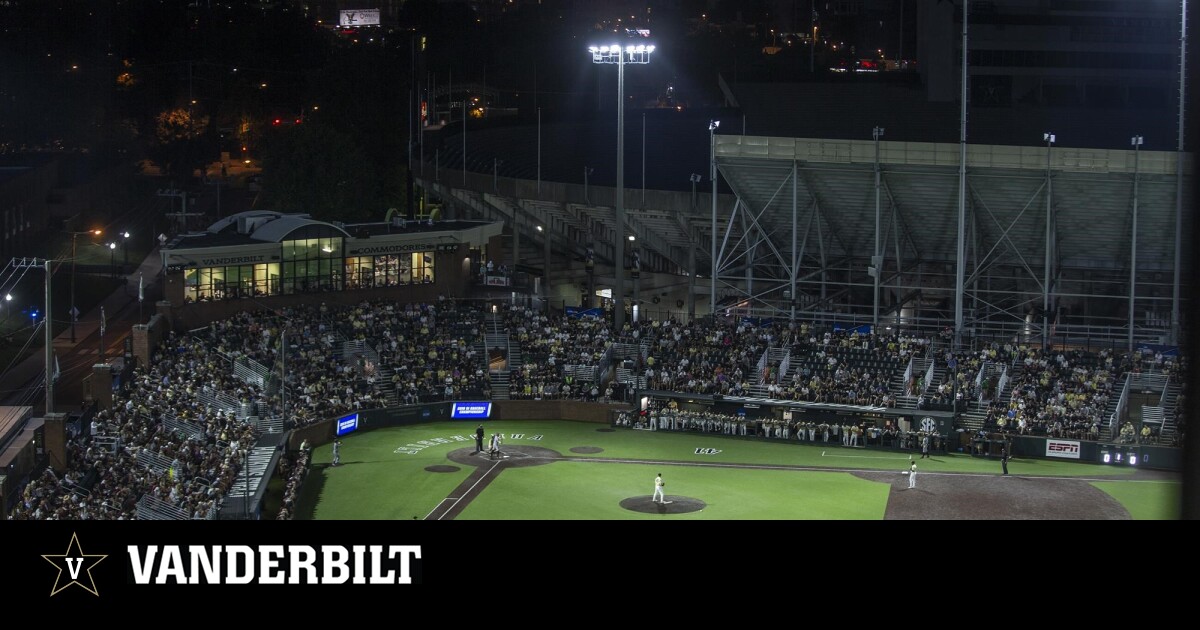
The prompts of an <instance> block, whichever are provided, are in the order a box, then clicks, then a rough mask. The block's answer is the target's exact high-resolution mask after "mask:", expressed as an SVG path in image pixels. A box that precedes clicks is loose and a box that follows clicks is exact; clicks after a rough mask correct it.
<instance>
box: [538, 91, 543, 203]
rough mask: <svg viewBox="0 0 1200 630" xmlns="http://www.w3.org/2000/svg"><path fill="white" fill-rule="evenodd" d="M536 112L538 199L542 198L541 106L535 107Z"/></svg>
mask: <svg viewBox="0 0 1200 630" xmlns="http://www.w3.org/2000/svg"><path fill="white" fill-rule="evenodd" d="M537 112H538V116H537V118H538V123H537V128H538V130H537V136H538V141H537V152H538V159H537V196H538V199H539V200H540V199H541V198H542V108H541V107H539V108H537Z"/></svg>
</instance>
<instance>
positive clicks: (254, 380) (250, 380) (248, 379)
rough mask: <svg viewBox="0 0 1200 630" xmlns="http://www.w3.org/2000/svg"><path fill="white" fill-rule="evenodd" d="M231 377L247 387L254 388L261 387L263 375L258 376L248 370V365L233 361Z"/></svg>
mask: <svg viewBox="0 0 1200 630" xmlns="http://www.w3.org/2000/svg"><path fill="white" fill-rule="evenodd" d="M233 375H234V376H236V377H237V378H239V379H241V381H242V382H244V383H246V384H248V385H254V386H256V387H262V386H263V381H264V379H263V375H261V374H258V373H257V372H255V371H254V370H252V369H250V367H249V366H248V365H245V364H243V363H240V362H238V361H234V363H233Z"/></svg>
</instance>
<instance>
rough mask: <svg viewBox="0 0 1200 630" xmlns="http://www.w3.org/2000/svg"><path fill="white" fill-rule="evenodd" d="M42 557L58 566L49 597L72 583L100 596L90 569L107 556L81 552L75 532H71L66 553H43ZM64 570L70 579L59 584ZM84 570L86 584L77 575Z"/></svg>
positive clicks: (81, 573)
mask: <svg viewBox="0 0 1200 630" xmlns="http://www.w3.org/2000/svg"><path fill="white" fill-rule="evenodd" d="M42 557H43V558H45V559H46V562H49V563H50V564H53V565H54V566H55V567H57V568H58V577H56V578H54V588H53V589H52V590H51V591H50V596H51V597H54V596H55V595H57V594H58V592H59V591H61V590H63V589H64V588H67V587H68V586H70V585H72V584H78V585H79V587H80V588H82V589H83V590H85V591H87V592H89V593H91V594H92V595H95V596H97V597H99V596H100V593H98V592H96V582H95V581H94V580H93V579H92V569H94V568H96V565H97V564H100V562H101V561H102V560H104V559H105V558H107V557H108V556H107V555H105V554H85V553H83V550H82V549H80V547H79V538H78V537H77V536H76V535H75V534H71V542H70V544H68V545H67V552H66V553H63V554H58V555H46V554H43V555H42ZM64 570H65V571H66V572H67V574H68V575H70V576H71V581H70V582H67V583H66V584H63V585H62V586H59V584H60V583H61V582H62V578H63V571H64ZM85 570H86V571H87V584H85V583H84V582H83V581H80V579H79V576H81V575H83V572H84V571H85Z"/></svg>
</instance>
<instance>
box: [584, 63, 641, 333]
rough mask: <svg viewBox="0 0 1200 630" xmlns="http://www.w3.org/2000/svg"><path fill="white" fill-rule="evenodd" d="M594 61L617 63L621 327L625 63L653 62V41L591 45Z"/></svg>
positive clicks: (617, 309)
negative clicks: (651, 43) (651, 58)
mask: <svg viewBox="0 0 1200 630" xmlns="http://www.w3.org/2000/svg"><path fill="white" fill-rule="evenodd" d="M588 52H590V53H591V54H592V63H615V64H617V195H616V196H617V202H616V217H615V218H616V223H617V225H616V230H615V231H616V235H615V237H614V238H613V244H614V246H615V247H614V249H615V251H614V255H613V258H614V261H613V263H614V264H613V267H614V272H615V273H614V274H613V275H614V276H615V277H616V281H615V282H614V283H613V309H614V313H613V315H614V320H613V325H614V327H615V328H616V329H617V330H618V331H619V330H621V329H622V328H624V327H625V303H624V298H625V296H624V293H625V243H624V239H623V238H622V237H623V236H624V235H625V64H627V63H639V64H645V63H650V53H652V52H654V46H653V45H645V44H637V45H634V44H627V45H625V46H624V47H622V46H621V45H620V44H614V45H610V46H590V47H589V48H588Z"/></svg>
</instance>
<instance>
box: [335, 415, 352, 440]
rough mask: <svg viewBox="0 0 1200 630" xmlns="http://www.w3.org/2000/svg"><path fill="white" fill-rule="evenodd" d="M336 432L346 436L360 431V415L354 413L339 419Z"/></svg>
mask: <svg viewBox="0 0 1200 630" xmlns="http://www.w3.org/2000/svg"><path fill="white" fill-rule="evenodd" d="M334 426H335V427H336V432H337V434H338V435H346V434H347V433H352V432H354V431H357V430H358V414H356V413H352V414H350V415H348V416H343V417H341V418H338V419H337V424H336V425H334Z"/></svg>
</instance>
